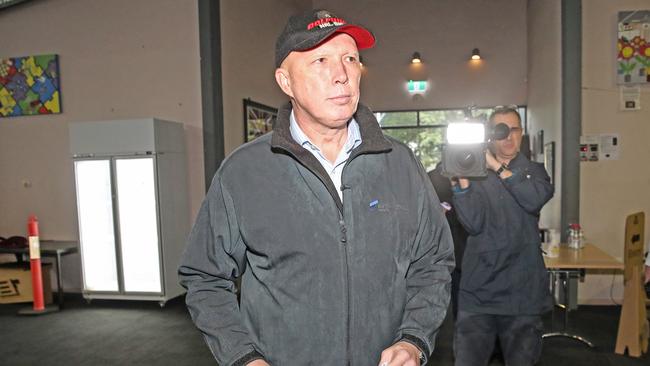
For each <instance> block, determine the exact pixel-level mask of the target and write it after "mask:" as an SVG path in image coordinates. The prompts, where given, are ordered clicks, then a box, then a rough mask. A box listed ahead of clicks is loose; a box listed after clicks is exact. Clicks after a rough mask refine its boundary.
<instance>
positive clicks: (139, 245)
mask: <svg viewBox="0 0 650 366" xmlns="http://www.w3.org/2000/svg"><path fill="white" fill-rule="evenodd" d="M155 176H156V173H155V160H154V157H146V158H116V159H115V185H116V192H117V207H118V217H119V219H118V220H119V233H120V252H121V262H122V274H123V280H124V291H125V292H156V293H160V292H161V291H162V286H161V281H160V276H161V275H160V272H161V267H160V253H159V245H158V215H157V212H158V210H157V207H156V179H155Z"/></svg>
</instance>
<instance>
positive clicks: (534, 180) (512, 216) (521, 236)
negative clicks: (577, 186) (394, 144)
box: [454, 154, 553, 315]
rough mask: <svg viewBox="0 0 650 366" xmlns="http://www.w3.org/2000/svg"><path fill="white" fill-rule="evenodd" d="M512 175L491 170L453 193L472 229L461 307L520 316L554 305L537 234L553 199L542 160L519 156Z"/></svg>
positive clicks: (465, 223) (462, 217)
mask: <svg viewBox="0 0 650 366" xmlns="http://www.w3.org/2000/svg"><path fill="white" fill-rule="evenodd" d="M510 169H511V170H512V173H513V175H512V176H511V177H509V178H506V179H503V180H502V179H500V178H499V177H498V176H497V175H496V174H495V173H494V172H492V171H489V172H488V176H487V178H485V179H481V180H479V179H473V180H471V182H470V185H469V187H468V188H467V189H465V190H460V191H458V190H457V191H455V192H454V203H455V207H456V213H457V214H458V217H459V219H460V221H461V223H462V224H463V226H464V227H465V229H467V231H468V233H469V235H470V236H469V238H468V239H467V246H466V248H465V253H464V256H463V263H462V268H463V275H462V277H461V281H460V293H459V309H460V310H463V311H470V312H477V313H484V314H501V315H522V314H541V313H543V312H545V311H547V310H550V309H551V306H552V298H551V295H550V292H549V286H548V285H549V283H548V274H547V272H546V268H545V266H544V259H543V257H542V253H541V248H540V237H539V228H538V224H539V212H540V210H541V209H542V206H544V204H545V203H546V202H548V200H550V199H551V197H553V186H552V185H551V183H550V179H549V177H548V174H547V173H546V171H545V170H544V167H543V165H542V164H539V163H535V162H531V161H530V160H528V159H527V158H526V157H525V156H523V155H522V154H518V155H517V156H516V157H515V158H514V159H513V160H512V161H511V162H510Z"/></svg>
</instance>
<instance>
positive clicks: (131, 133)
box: [69, 118, 190, 306]
mask: <svg viewBox="0 0 650 366" xmlns="http://www.w3.org/2000/svg"><path fill="white" fill-rule="evenodd" d="M69 132H70V152H71V154H72V160H73V164H74V174H75V190H76V198H77V217H78V224H79V242H80V253H81V262H82V274H83V296H84V298H85V299H86V300H88V301H90V300H92V299H123V300H153V301H158V302H159V303H160V305H161V306H163V305H164V304H165V302H166V301H168V300H169V299H171V298H173V297H175V296H178V295H180V294H182V293H183V289H182V287H181V286H180V285H179V284H178V280H177V275H176V270H177V268H178V262H179V258H180V256H181V253H182V251H183V249H184V247H185V240H186V237H187V235H188V233H189V221H190V218H189V208H188V197H187V196H188V192H187V183H186V181H187V169H186V161H185V144H184V134H183V125H182V124H180V123H176V122H168V121H162V120H159V119H154V118H145V119H134V120H120V121H100V122H75V123H71V124H70V126H69Z"/></svg>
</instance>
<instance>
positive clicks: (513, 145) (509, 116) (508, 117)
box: [492, 113, 523, 160]
mask: <svg viewBox="0 0 650 366" xmlns="http://www.w3.org/2000/svg"><path fill="white" fill-rule="evenodd" d="M498 123H505V124H506V125H508V127H510V134H509V135H508V137H507V138H505V139H503V140H496V141H492V147H493V149H494V153H495V154H496V156H497V157H498V158H500V159H502V160H510V159H512V158H514V157H515V156H516V155H517V153H518V152H519V146H521V136H522V133H523V131H522V129H521V122H520V121H519V118H518V117H517V115H516V114H514V113H504V114H496V115H495V116H494V117H493V118H492V125H493V126H496V125H497V124H498Z"/></svg>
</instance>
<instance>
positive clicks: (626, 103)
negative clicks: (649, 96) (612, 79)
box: [619, 85, 641, 111]
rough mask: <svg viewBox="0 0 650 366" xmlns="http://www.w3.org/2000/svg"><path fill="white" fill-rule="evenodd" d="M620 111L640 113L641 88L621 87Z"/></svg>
mask: <svg viewBox="0 0 650 366" xmlns="http://www.w3.org/2000/svg"><path fill="white" fill-rule="evenodd" d="M619 90H620V101H619V109H620V110H622V111H638V110H640V109H641V87H640V86H638V85H637V86H621V87H619Z"/></svg>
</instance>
